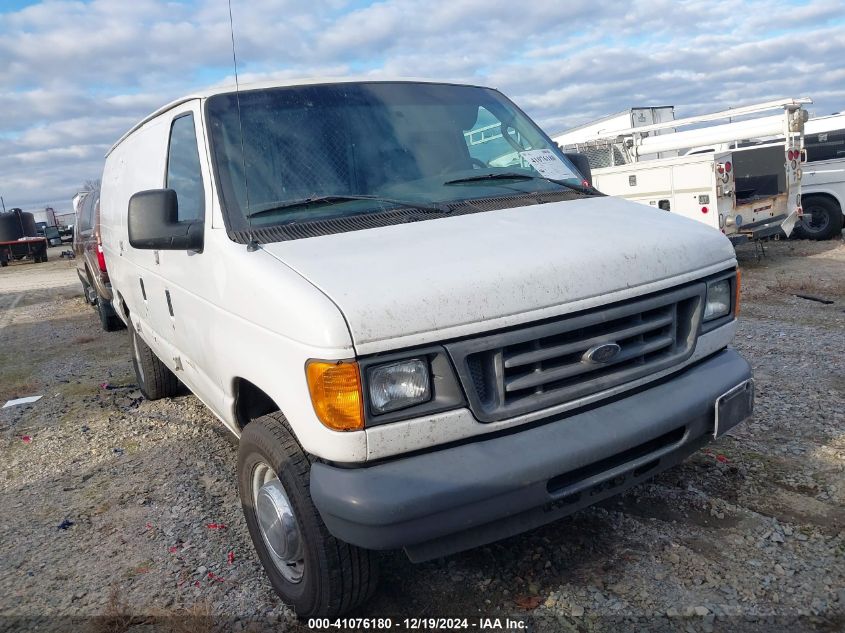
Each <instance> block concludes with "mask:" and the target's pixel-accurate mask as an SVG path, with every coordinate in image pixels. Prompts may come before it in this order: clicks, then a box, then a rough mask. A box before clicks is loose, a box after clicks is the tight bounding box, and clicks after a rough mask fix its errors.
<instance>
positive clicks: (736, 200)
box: [553, 99, 810, 243]
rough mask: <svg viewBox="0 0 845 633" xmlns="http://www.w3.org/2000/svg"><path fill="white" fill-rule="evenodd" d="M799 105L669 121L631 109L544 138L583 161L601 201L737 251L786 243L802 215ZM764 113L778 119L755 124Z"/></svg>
mask: <svg viewBox="0 0 845 633" xmlns="http://www.w3.org/2000/svg"><path fill="white" fill-rule="evenodd" d="M806 103H810V100H809V99H783V100H778V101H770V102H766V103H760V104H755V105H752V106H745V107H741V108H733V109H730V110H723V111H720V112H714V113H710V114H703V115H699V116H695V117H689V118H685V119H677V120H676V119H674V118H673V112H674V110H673V108H672V106H663V107H659V108H632V109H631V110H630V111H625V112H622V113H620V114H617V115H613V116H611V117H605V118H604V119H600V120H599V121H594V122H592V123H589V124H586V125H583V126H580V127H578V128H575V129H572V130H569V131H567V132H564V133H561V134H557V135H554V137H553V138H554V140H555V141H556V142H557V143H558V144H559V145H560V146H561V147H562V148H563V149H564V150H565V151H576V152H580V153H583V154H585V155H586V156H587V157H588V159H589V161H590V165H591V167H592V169H593V172H592V179H593V180H592V184H593V185H594V186H595V187H596V188H597V189H599V190H600V191H602V192H603V193H606V194H608V195H614V196H621V197H624V198H627V199H629V200H633V201H635V202H641V203H643V204H648V205H650V206H653V207H657V208H659V209H663V210H665V211H671V212H673V213H677V214H680V215H683V216H685V217H689V218H693V219H695V220H698V221H700V222H703V223H705V224H707V225H708V226H711V227H713V228H715V229H717V230H721V232H722V233H724V234H725V235H727V236H728V237H729V238H730V239H731V241H732V242H734V243H740V242H743V241H746V240H748V239H761V238H765V237H771V236H773V235H777V234H780V232H781V231H783V232H784V233H786V235H789V234H790V233H791V232H792V229H793V227H794V226H795V224H796V222H797V221H798V219H799V217H800V215H801V213H802V209H801V175H802V174H801V159H802V157H803V153H802V149H803V126H804V122H805V120H806V111H805V110H804V109H803V108H802V105H803V104H806ZM773 110H780V111H781V112H780V114H777V115H769V116H761V115H762V114H763V113H767V112H771V111H773ZM725 119H731V121H730V122H728V123H720V124H718V125H707V124H712V123H713V122H716V121H723V120H725ZM734 119H739V120H734ZM775 136H780V137H781V138H780V140H773V141H769V142H766V143H756V144H754V145H750V146H740V147H736V148H733V149H723V148H722V147H723V146H722V144H725V143H731V142H734V141H737V140H743V141H748V140H753V139H761V138H769V137H775ZM740 145H741V144H740ZM691 148H692V149H691Z"/></svg>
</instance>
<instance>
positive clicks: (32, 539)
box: [0, 241, 845, 633]
mask: <svg viewBox="0 0 845 633" xmlns="http://www.w3.org/2000/svg"><path fill="white" fill-rule="evenodd" d="M55 255H57V253H51V261H50V262H49V263H47V264H41V265H28V266H26V265H14V266H10V267H8V268H4V269H2V270H0V402H5V401H6V399H8V398H12V397H19V396H26V395H33V394H41V395H43V396H44V397H43V398H42V399H41V400H39V401H38V402H36V403H34V404H32V405H24V406H17V407H13V408H7V409H2V410H0V446H2V452H3V463H2V466H0V517H2V521H1V522H0V539H2V540H0V543H2V556H0V616H2V617H0V629H2V628H4V627H5V628H6V629H7V630H20V629H22V628H25V627H26V626H29V627H31V628H33V629H34V628H37V627H39V626H40V627H42V628H45V627H46V628H49V627H50V625H52V626H53V628H58V629H60V630H71V628H73V630H89V629H90V630H97V631H113V632H115V633H117V632H119V631H126V630H133V631H134V630H151V629H150V628H149V627H148V628H145V627H144V622H146V621H147V619H148V618H149V617H151V616H159V617H166V616H190V618H189V619H186V620H181V619H179V618H178V617H176V618H173V619H170V620H159V622H169V623H170V624H169V626H170V627H171V629H172V630H190V631H192V632H194V633H201V632H202V631H205V630H212V629H215V628H220V629H221V630H240V629H246V630H259V629H262V630H263V627H265V626H267V625H268V624H272V625H274V626H275V627H276V629H275V630H295V629H298V628H300V626H301V625H300V624H298V623H297V621H296V620H295V618H294V616H293V614H292V613H291V612H290V611H289V610H288V609H287V608H286V607H285V606H284V605H282V604H281V603H280V602H279V600H278V599H277V598H276V597H275V594H274V593H273V591H272V589H271V587H270V584H269V582H268V581H267V580H266V578H265V576H264V575H263V573H262V571H261V568H260V566H259V563H258V560H257V558H256V556H255V554H254V553H253V550H252V546H251V543H250V540H249V536H248V533H247V530H246V526H245V523H244V520H243V517H242V514H241V510H240V505H239V501H238V495H237V490H236V478H235V465H236V448H235V447H234V445H233V444H232V442H231V441H230V438H229V437H228V435H227V432H226V431H225V430H224V429H223V427H222V425H220V424H219V423H218V422H217V421H216V420H215V419H214V418H213V416H212V415H211V414H210V413H208V411H207V410H206V409H205V408H204V407H203V405H202V404H201V403H200V402H199V401H198V400H197V399H196V398H195V397H193V396H192V395H189V394H187V393H186V394H185V395H183V396H181V397H177V398H174V399H170V400H164V401H159V402H154V403H152V402H147V401H145V400H143V398H142V397H141V395H140V393H139V391H138V389H137V388H136V386H135V384H134V376H133V373H132V369H131V365H130V362H129V346H128V342H129V341H128V336H127V334H126V332H125V331H120V332H113V333H105V332H102V331H100V330H99V324H98V322H97V319H96V314H95V313H94V312H93V311H92V310H91V308H90V307H88V306H87V305H85V304H84V302H83V301H82V298H81V296H80V289H79V285H78V281H77V280H76V276H75V273H74V271H73V263H72V262H65V261H60V260H58V261H57V260H56V257H55ZM739 257H740V260H741V265H742V269H743V286H744V294H743V304H742V316H741V325H740V328H739V335H738V337H737V340H736V346H737V347H738V348H739V349H740V351H741V352H742V353H743V354H744V355H745V356H746V357H747V358H748V359H749V361H750V362H751V364H752V365H753V367H754V372H755V378H756V385H757V409H756V413H755V416H754V419H753V420H752V421H750V422H748V423H747V424H745V425H744V426H742V427H741V428H739V429H738V430H736V431H735V432H734V433H733V435H732V436H730V437H727V438H725V439H723V440H720V441H719V442H717V443H715V444H712V445H710V447H709V448H707V449H705V450H702V451H701V452H699V453H697V454H696V455H694V456H693V457H692V458H691V459H689V460H688V461H687V462H686V463H684V464H683V465H681V466H679V467H677V468H675V469H672V470H670V471H668V472H666V473H664V474H662V475H660V476H658V477H657V478H656V479H654V480H653V481H651V482H649V483H647V484H644V485H641V486H639V487H637V488H635V489H633V490H632V491H630V492H629V493H628V494H626V495H625V496H624V497H622V498H618V499H614V500H611V501H610V502H607V503H605V504H604V505H602V506H600V507H595V508H590V509H587V510H585V511H582V512H579V513H577V514H576V515H574V516H572V517H570V518H568V519H564V520H562V521H559V522H557V523H554V524H552V525H549V526H546V527H544V528H541V529H538V530H535V531H533V532H530V533H528V534H524V535H521V536H518V537H514V538H511V539H508V540H506V541H503V542H500V543H496V544H494V545H491V546H488V547H483V548H479V549H477V550H473V551H470V552H466V553H463V554H459V555H456V556H452V557H449V558H446V559H441V560H437V561H432V562H429V563H425V564H421V565H412V564H411V563H409V562H408V561H407V559H405V557H404V556H403V555H402V554H401V553H387V554H384V555H383V556H382V557H381V558H382V579H381V585H380V590H379V592H378V593H377V595H376V596H375V598H374V599H373V600H372V601H371V602H370V603H369V604H368V605H366V606H365V607H364V608H363V609H361V610H360V611H359V612H358V613H357V614H354V615H356V616H359V617H385V616H390V617H393V618H394V622H397V621H401V619H402V618H405V617H446V616H452V617H456V616H460V617H469V618H471V620H470V623H471V624H470V626H471V628H476V627H472V623H473V622H478V620H477V619H478V618H480V617H489V618H496V617H499V618H505V617H511V618H518V619H520V622H522V623H530V626H531V627H533V628H535V630H543V631H546V630H548V631H557V630H572V631H576V630H577V631H585V630H647V631H651V630H689V631H713V630H719V631H720V630H731V631H735V630H754V631H780V630H790V631H802V630H820V631H831V632H833V631H842V630H845V503H844V502H845V406H844V405H845V363H844V362H843V358H845V244H843V243H842V242H841V241H837V242H825V243H812V242H794V241H793V242H786V243H785V242H778V243H772V244H770V245H769V246H768V247H767V255H766V257H765V258H763V259H761V260H759V261H758V260H756V259H755V257H754V250H753V248H748V247H745V248H743V249H742V250H740V252H739ZM798 294H803V295H809V296H812V297H815V298H817V299H823V300H826V301H832V303H827V304H825V303H821V302H819V301H816V300H812V299H805V298H799V297H797V296H795V295H798ZM206 616H210V617H206ZM36 618H46V619H44V620H37V619H36ZM73 618H77V619H76V620H73ZM71 625H72V627H71ZM493 625H494V626H491V627H489V628H488V629H487V630H494V629H496V628H497V627H496V626H495V622H494V623H493ZM179 626H183V628H182V629H180V628H179ZM504 626H505V624H504V621H502V626H501V627H499V628H500V629H503V628H504ZM157 630H158V629H157Z"/></svg>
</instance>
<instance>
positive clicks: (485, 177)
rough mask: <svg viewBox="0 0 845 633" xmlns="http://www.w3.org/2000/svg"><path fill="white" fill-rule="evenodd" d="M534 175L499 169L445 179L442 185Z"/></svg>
mask: <svg viewBox="0 0 845 633" xmlns="http://www.w3.org/2000/svg"><path fill="white" fill-rule="evenodd" d="M533 178H535V176H532V175H530V174H520V173H517V172H515V171H500V172H493V173H492V174H479V175H478V176H467V177H466V178H455V179H454V180H447V181H446V182H444V183H443V184H444V185H459V184H461V183H464V182H480V181H482V180H532V179H533Z"/></svg>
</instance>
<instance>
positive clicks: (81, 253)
mask: <svg viewBox="0 0 845 633" xmlns="http://www.w3.org/2000/svg"><path fill="white" fill-rule="evenodd" d="M75 227H76V228H75V230H74V232H73V253H74V255H75V256H76V262H77V263H76V274H77V275H78V276H79V281H80V282H82V292H83V294H84V296H85V301H86V302H87V303H89V304H90V305H92V306H94V308H95V309H96V310H97V314H98V315H99V317H100V324H101V325H102V326H103V329H104V330H105V331H106V332H111V331H114V330H119V329H121V328H123V327H124V325H123V321H121V320H120V318H119V317H118V316H117V315H116V314H115V312H114V308H113V307H112V289H111V282H110V281H109V273H108V269H107V268H106V258H105V255H104V254H103V246H102V241H101V239H100V192H99V191H96V190H94V191H90V192H88V193H87V194H86V195H85V197H84V198H83V199H82V201H81V202H80V203H79V206H78V208H77V212H76V225H75Z"/></svg>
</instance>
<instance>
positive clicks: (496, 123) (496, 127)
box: [464, 107, 522, 167]
mask: <svg viewBox="0 0 845 633" xmlns="http://www.w3.org/2000/svg"><path fill="white" fill-rule="evenodd" d="M517 138H518V139H519V133H517ZM464 140H465V141H466V144H467V149H468V150H469V155H470V157H471V158H472V159H473V161H474V162H475V163H476V164H478V166H481V165H482V164H483V165H487V166H488V167H509V166H512V165H521V164H522V162H521V160H520V157H519V154H518V153H517V152H516V150H514V148H513V147H512V146H511V144H510V143H508V142H507V141H506V140H505V139H504V137H503V136H502V122H501V121H500V120H499V119H498V118H497V117H496V116H495V115H494V114H493V113H492V112H490V111H489V110H488V109H487V108H485V107H480V108H478V118H477V119H476V121H475V124H474V125H473V126H472V128H471V129H469V130H464ZM519 140H521V139H519Z"/></svg>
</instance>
